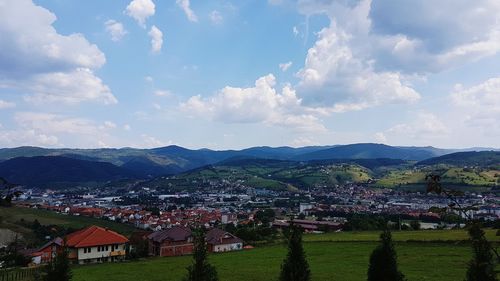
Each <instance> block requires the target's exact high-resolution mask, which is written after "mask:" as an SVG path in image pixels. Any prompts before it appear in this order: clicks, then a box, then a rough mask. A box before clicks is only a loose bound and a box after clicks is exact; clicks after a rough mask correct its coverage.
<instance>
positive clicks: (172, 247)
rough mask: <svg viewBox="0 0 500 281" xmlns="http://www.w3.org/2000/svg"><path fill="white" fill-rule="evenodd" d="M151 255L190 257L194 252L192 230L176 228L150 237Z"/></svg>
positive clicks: (154, 233)
mask: <svg viewBox="0 0 500 281" xmlns="http://www.w3.org/2000/svg"><path fill="white" fill-rule="evenodd" d="M148 240H149V254H150V255H152V256H161V257H172V256H182V255H189V254H191V253H192V252H193V234H192V232H191V229H189V228H186V227H181V226H175V227H172V228H168V229H165V230H162V231H157V232H153V233H151V234H150V235H148Z"/></svg>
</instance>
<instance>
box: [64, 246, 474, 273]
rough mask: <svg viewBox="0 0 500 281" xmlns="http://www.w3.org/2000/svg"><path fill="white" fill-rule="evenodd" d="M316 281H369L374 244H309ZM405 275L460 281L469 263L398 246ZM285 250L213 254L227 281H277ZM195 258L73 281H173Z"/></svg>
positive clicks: (466, 252)
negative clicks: (367, 280)
mask: <svg viewBox="0 0 500 281" xmlns="http://www.w3.org/2000/svg"><path fill="white" fill-rule="evenodd" d="M304 245H305V250H306V254H307V257H308V260H309V263H310V266H311V272H312V280H313V281H320V280H325V281H326V280H342V281H358V280H359V281H361V280H366V270H367V268H368V258H369V255H370V253H371V251H372V250H373V248H374V247H376V245H377V243H376V242H342V243H336V242H307V243H305V244H304ZM396 248H397V251H398V255H399V263H400V266H401V270H402V271H403V272H404V273H405V274H406V276H407V277H408V280H409V281H433V280H435V281H448V280H449V281H456V280H462V278H463V277H464V274H465V270H466V264H467V261H468V260H469V258H470V248H469V247H468V246H466V245H453V244H445V243H398V244H397V246H396ZM285 255H286V249H285V247H284V246H283V245H273V246H266V247H261V248H255V249H253V250H249V251H242V252H234V253H223V254H213V255H210V261H211V262H212V263H213V264H214V265H215V266H216V268H217V271H218V273H219V277H220V280H223V281H240V280H242V281H243V280H245V281H267V280H276V279H277V277H278V274H279V268H280V264H281V261H282V259H283V258H284V256H285ZM190 262H191V257H189V256H185V257H173V258H153V259H148V260H143V261H137V262H125V263H115V264H100V265H88V266H76V267H75V268H74V269H73V272H74V281H100V280H106V281H129V280H130V281H160V280H161V281H169V280H181V279H182V277H183V276H184V274H185V272H186V270H185V268H186V266H188V265H189V263H190Z"/></svg>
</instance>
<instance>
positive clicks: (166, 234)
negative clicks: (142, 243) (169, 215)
mask: <svg viewBox="0 0 500 281" xmlns="http://www.w3.org/2000/svg"><path fill="white" fill-rule="evenodd" d="M191 235H192V233H191V229H189V228H186V227H181V226H174V227H172V228H168V229H165V230H162V231H157V232H153V233H151V234H149V235H148V239H149V240H153V241H154V242H158V243H161V242H163V241H165V240H170V241H185V240H187V239H188V238H189V237H191Z"/></svg>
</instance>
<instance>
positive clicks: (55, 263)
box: [43, 247, 73, 281]
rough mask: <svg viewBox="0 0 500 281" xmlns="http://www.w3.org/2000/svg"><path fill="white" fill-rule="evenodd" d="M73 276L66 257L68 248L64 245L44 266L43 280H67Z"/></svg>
mask: <svg viewBox="0 0 500 281" xmlns="http://www.w3.org/2000/svg"><path fill="white" fill-rule="evenodd" d="M72 277H73V274H72V273H71V268H70V264H69V258H68V249H67V248H66V247H64V248H63V249H62V250H61V251H60V252H58V253H57V255H56V256H55V257H54V258H53V259H52V260H51V261H50V262H49V264H48V265H47V266H46V271H45V275H44V276H43V280H44V281H69V280H71V278H72Z"/></svg>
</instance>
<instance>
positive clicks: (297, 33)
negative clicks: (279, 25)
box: [292, 26, 299, 36]
mask: <svg viewBox="0 0 500 281" xmlns="http://www.w3.org/2000/svg"><path fill="white" fill-rule="evenodd" d="M292 32H293V35H294V36H297V35H299V29H298V28H297V27H296V26H294V27H293V28H292Z"/></svg>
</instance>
